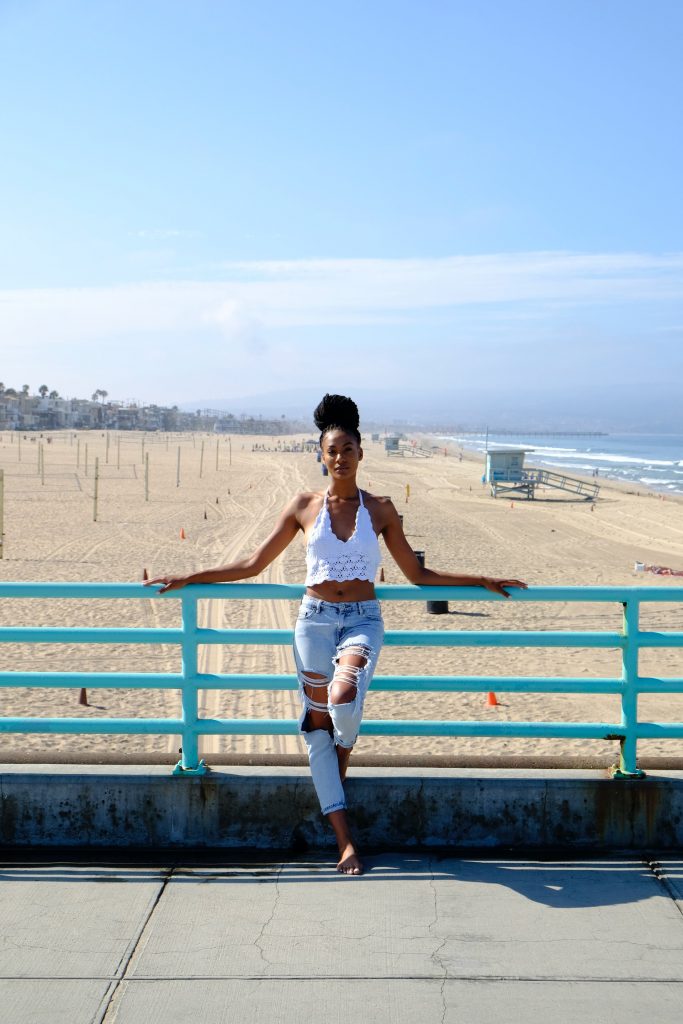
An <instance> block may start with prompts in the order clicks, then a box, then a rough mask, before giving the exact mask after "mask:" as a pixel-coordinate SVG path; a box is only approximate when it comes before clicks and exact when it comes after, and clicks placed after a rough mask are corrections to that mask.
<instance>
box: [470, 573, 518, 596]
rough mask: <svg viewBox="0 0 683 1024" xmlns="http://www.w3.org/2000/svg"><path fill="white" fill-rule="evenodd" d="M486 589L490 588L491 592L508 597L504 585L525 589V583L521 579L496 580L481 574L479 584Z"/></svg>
mask: <svg viewBox="0 0 683 1024" xmlns="http://www.w3.org/2000/svg"><path fill="white" fill-rule="evenodd" d="M480 585H481V586H482V587H485V588H486V590H490V591H491V593H492V594H500V595H501V597H509V596H510V595H509V594H508V592H507V590H505V587H519V588H520V590H526V589H527V584H526V583H524V582H523V581H522V580H497V579H492V578H491V577H490V576H482V578H481V584H480Z"/></svg>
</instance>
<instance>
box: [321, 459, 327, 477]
mask: <svg viewBox="0 0 683 1024" xmlns="http://www.w3.org/2000/svg"><path fill="white" fill-rule="evenodd" d="M321 469H322V471H323V476H329V473H328V471H327V466H326V465H325V463H324V462H322V463H321Z"/></svg>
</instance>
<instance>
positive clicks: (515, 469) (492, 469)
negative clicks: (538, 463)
mask: <svg viewBox="0 0 683 1024" xmlns="http://www.w3.org/2000/svg"><path fill="white" fill-rule="evenodd" d="M533 450H534V449H533V448H502V449H496V448H492V449H491V450H490V451H487V453H486V483H487V484H488V485H489V486H490V488H491V494H492V495H493V497H494V498H497V497H498V495H499V494H516V495H519V494H522V495H524V497H525V498H533V496H534V485H533V482H532V481H530V480H528V479H526V474H525V472H524V456H525V455H526V453H527V452H532V451H533Z"/></svg>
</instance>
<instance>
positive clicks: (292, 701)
mask: <svg viewBox="0 0 683 1024" xmlns="http://www.w3.org/2000/svg"><path fill="white" fill-rule="evenodd" d="M271 468H272V473H269V487H268V497H267V500H266V501H265V502H264V503H263V505H262V506H261V507H260V509H259V512H258V514H257V515H254V512H253V510H252V509H250V508H248V507H247V506H246V505H243V504H242V503H241V502H239V501H238V500H237V499H236V498H235V497H234V496H231V497H232V502H231V508H230V509H229V510H228V511H227V512H226V511H223V512H222V515H223V517H224V521H225V526H224V527H222V528H221V529H220V531H219V533H218V536H217V537H216V540H215V542H214V544H213V545H212V547H211V555H210V557H211V559H212V561H213V563H214V564H216V565H218V564H222V563H226V562H230V561H233V560H234V559H236V558H238V557H239V556H240V555H244V554H247V553H248V552H249V551H250V550H252V548H253V546H254V544H255V543H256V541H257V538H258V539H260V538H261V536H263V535H265V534H266V533H267V529H266V527H270V526H272V524H273V522H274V518H275V515H276V514H277V513H278V512H279V511H280V509H281V508H283V507H284V505H285V504H286V502H287V500H288V499H289V498H290V497H291V495H292V494H293V493H294V491H295V490H296V488H297V485H300V486H301V487H304V486H305V482H304V480H303V476H302V474H301V470H300V468H299V467H298V466H296V465H295V466H289V467H285V466H284V465H278V464H277V463H276V464H275V465H272V467H269V470H270V469H271ZM292 470H294V472H292ZM235 512H241V513H242V515H243V516H245V518H246V520H247V521H246V522H245V523H244V525H243V526H241V527H239V528H238V529H235V527H234V518H233V516H234V513H235ZM231 513H232V516H231V515H230V514H231ZM226 535H227V536H226ZM259 582H262V583H285V582H286V579H285V574H284V568H283V562H282V558H278V559H276V560H275V562H274V563H272V564H271V565H269V566H268V568H267V569H265V570H264V572H263V573H262V574H261V575H260V577H259ZM231 603H232V602H228V601H223V600H218V599H216V600H209V601H202V602H201V603H200V613H199V622H200V625H201V626H204V627H206V628H209V629H222V628H223V626H224V624H225V621H226V617H227V612H228V605H229V604H231ZM243 607H244V614H243V617H242V618H241V620H240V626H241V627H243V628H245V629H289V628H291V626H292V620H291V611H290V609H289V607H288V605H287V604H286V603H285V602H283V601H273V600H262V601H245V602H244V604H243ZM255 650H256V651H257V653H254V651H255ZM263 652H266V653H265V658H266V659H267V667H266V668H265V669H264V668H263V665H262V664H261V666H260V667H258V662H259V661H261V662H262V660H263V657H264V654H263ZM259 655H260V656H261V657H259ZM228 659H229V668H228V671H230V672H231V673H239V672H253V671H267V672H272V673H273V674H276V675H279V674H287V673H292V672H294V659H293V656H292V653H291V650H290V648H289V646H276V647H267V648H257V649H254V648H245V647H242V646H234V647H233V646H232V645H226V646H222V645H206V646H203V647H200V648H199V655H198V667H199V671H200V672H206V673H211V674H217V673H221V672H223V671H224V665H225V662H226V661H228ZM255 662H256V663H257V667H255V664H254V663H255ZM199 715H200V717H201V718H276V719H296V718H297V717H298V715H299V699H298V696H297V693H296V691H295V690H202V691H200V694H199ZM201 748H202V754H203V756H209V757H210V755H211V754H212V753H219V752H223V753H235V752H240V753H259V752H260V753H274V754H285V753H289V754H291V753H301V752H303V743H302V741H301V739H300V738H299V737H298V736H248V735H247V736H205V737H203V739H202V740H201Z"/></svg>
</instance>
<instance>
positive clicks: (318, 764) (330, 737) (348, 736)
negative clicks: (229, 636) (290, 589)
mask: <svg viewBox="0 0 683 1024" xmlns="http://www.w3.org/2000/svg"><path fill="white" fill-rule="evenodd" d="M383 639H384V623H383V622H382V612H381V610H380V606H379V601H347V602H340V603H338V604H337V603H336V602H332V601H320V600H319V599H318V598H316V597H308V596H306V597H304V599H303V601H302V602H301V608H300V609H299V616H298V618H297V621H296V627H295V629H294V660H295V661H296V669H297V675H298V677H299V694H300V697H301V705H302V711H301V717H300V719H299V727H300V729H301V732H302V735H303V738H304V741H305V743H306V747H307V749H308V760H309V762H310V765H311V777H312V779H313V785H314V786H315V791H316V793H317V794H318V799H319V801H320V809H321V810H322V812H323V814H330V813H331V812H332V811H341V810H343V809H344V808H345V807H346V800H345V798H344V789H343V787H342V784H341V779H340V778H339V764H338V761H337V751H336V749H335V748H336V746H340V747H346V748H347V749H348V748H350V747H352V746H353V745H354V743H355V742H356V738H357V736H358V730H359V729H360V723H361V719H362V717H363V704H364V703H365V695H366V693H367V692H368V687H369V685H370V681H371V679H372V676H373V673H374V671H375V666H376V665H377V659H378V657H379V652H380V650H381V647H382V641H383ZM343 654H358V655H360V656H361V657H363V658H365V659H366V661H365V664H364V665H363V666H362V667H359V668H356V667H354V666H353V665H340V664H339V658H340V657H341V656H342V655H343ZM317 676H322V679H320V678H316V677H317ZM335 681H338V682H344V683H347V684H348V683H350V684H351V685H353V686H354V687H355V689H356V696H355V698H354V699H353V700H352V701H351V702H350V703H348V704H333V703H332V702H331V700H330V695H329V688H330V686H331V684H332V683H333V682H335ZM304 683H306V684H307V685H308V686H309V687H311V686H312V687H315V691H314V692H315V694H316V697H317V696H318V695H319V696H320V699H314V698H311V697H309V695H308V694H307V693H306V691H305V689H304ZM323 698H325V699H324V700H323ZM309 711H326V712H327V714H328V715H329V716H330V719H331V721H332V731H331V733H330V732H328V730H327V729H311V728H310V726H309V724H308V721H307V717H308V712H309Z"/></svg>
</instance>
